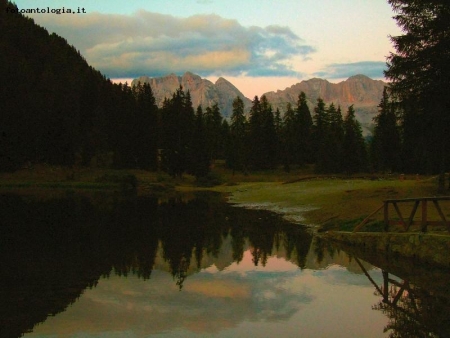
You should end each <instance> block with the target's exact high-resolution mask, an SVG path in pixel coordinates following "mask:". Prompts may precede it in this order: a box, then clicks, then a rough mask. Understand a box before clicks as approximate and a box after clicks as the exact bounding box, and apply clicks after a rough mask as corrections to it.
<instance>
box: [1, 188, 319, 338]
mask: <svg viewBox="0 0 450 338" xmlns="http://www.w3.org/2000/svg"><path fill="white" fill-rule="evenodd" d="M0 210H1V211H2V223H1V232H2V237H1V239H0V254H1V255H2V257H3V262H2V265H1V267H0V273H1V275H2V288H1V289H0V293H1V301H2V306H1V310H0V336H2V337H3V336H4V337H19V336H21V335H22V334H23V333H24V332H29V331H30V330H31V329H32V328H33V327H34V325H36V324H37V323H39V322H42V321H44V320H45V319H46V317H47V316H48V315H55V314H57V313H59V312H62V311H64V310H65V309H66V307H67V306H68V305H70V304H71V303H73V302H75V301H76V300H77V298H78V297H79V296H80V295H81V294H82V293H83V290H85V289H86V288H90V287H94V286H95V285H96V284H97V282H98V280H99V279H100V278H101V277H102V276H108V275H109V274H110V273H111V271H114V273H116V274H118V275H128V274H130V273H133V274H136V275H138V276H140V277H142V278H144V279H146V278H150V277H151V274H152V271H153V270H154V269H161V270H165V271H168V272H170V273H171V274H172V276H173V277H174V280H175V282H176V283H177V284H178V285H179V287H180V289H181V288H182V286H183V281H184V279H185V278H186V277H187V276H188V275H189V274H191V273H194V272H196V271H198V270H199V269H201V268H205V267H209V266H212V265H213V264H214V265H215V266H216V267H218V268H219V269H222V268H225V267H227V266H229V265H230V264H232V263H233V262H235V261H240V260H241V259H242V257H243V255H244V252H245V251H246V250H250V251H251V252H252V255H253V262H254V264H256V265H257V264H261V265H264V264H265V262H266V261H267V258H268V257H269V256H270V255H273V254H274V253H275V252H274V250H275V248H276V247H283V248H284V250H285V254H286V257H289V259H291V260H292V261H295V262H296V263H297V264H298V265H299V266H303V265H304V261H305V257H306V254H307V253H308V250H309V246H310V243H311V239H312V237H311V235H310V234H309V233H308V232H307V231H306V230H305V228H303V227H300V226H298V225H292V224H289V223H287V222H286V221H284V220H283V219H282V218H280V217H279V216H277V215H274V214H271V213H268V212H264V211H252V210H245V209H241V208H232V207H230V206H229V205H228V204H226V203H225V202H224V200H223V198H222V196H221V195H219V194H210V193H209V194H198V195H196V198H191V199H188V200H187V201H186V200H184V201H183V200H182V199H181V198H172V199H169V200H166V201H163V202H162V201H158V200H157V199H156V198H153V197H127V198H118V197H117V196H97V197H92V198H87V197H82V196H77V195H74V194H68V195H67V196H64V197H62V198H58V199H48V200H45V201H44V200H35V199H33V198H28V197H27V198H22V197H19V196H15V195H3V196H0ZM280 241H281V242H280Z"/></svg>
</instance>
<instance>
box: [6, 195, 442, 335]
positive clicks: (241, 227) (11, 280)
mask: <svg viewBox="0 0 450 338" xmlns="http://www.w3.org/2000/svg"><path fill="white" fill-rule="evenodd" d="M0 210H1V212H2V214H1V216H2V222H1V231H2V237H1V239H0V245H1V246H0V253H1V257H2V265H1V268H0V272H1V276H2V284H0V296H1V298H0V299H1V303H0V336H1V337H21V336H24V337H30V338H36V337H275V336H283V337H389V336H391V337H448V336H450V330H449V326H450V325H449V320H448V319H447V317H448V316H449V314H450V301H449V299H450V295H449V287H448V282H447V281H448V278H449V276H450V274H449V273H448V271H441V270H432V269H429V268H426V267H417V265H414V264H412V263H411V262H407V261H392V260H391V261H386V260H385V259H383V257H381V258H380V257H371V256H368V257H365V256H364V253H357V252H351V256H349V254H347V253H346V252H345V251H344V250H341V249H336V248H333V247H331V246H330V245H328V244H326V243H324V242H322V241H320V240H318V239H315V238H313V236H312V235H311V234H310V233H309V232H308V230H307V229H306V228H304V227H302V226H300V225H294V224H290V223H288V222H286V221H284V220H283V219H282V218H280V217H279V216H277V215H275V214H272V213H269V212H264V211H257V210H246V209H242V208H237V207H232V206H230V205H228V204H226V203H225V201H224V198H223V196H221V195H218V194H212V193H202V194H196V195H191V196H186V195H184V196H178V197H174V198H167V199H165V200H161V199H157V198H153V197H136V196H128V197H122V196H111V195H98V196H94V197H92V196H90V197H89V198H88V197H83V196H79V195H75V194H66V195H64V196H59V197H58V198H46V199H42V198H40V199H37V198H31V197H19V196H15V195H3V196H0ZM368 262H371V263H372V264H374V265H372V264H370V263H368ZM376 266H379V267H380V268H379V267H376Z"/></svg>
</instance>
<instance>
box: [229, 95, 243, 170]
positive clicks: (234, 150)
mask: <svg viewBox="0 0 450 338" xmlns="http://www.w3.org/2000/svg"><path fill="white" fill-rule="evenodd" d="M246 132H247V120H246V118H245V115H244V101H242V99H241V98H240V97H239V96H237V97H236V98H235V99H234V100H233V113H232V115H231V125H230V147H229V148H228V151H227V165H228V167H230V168H231V169H233V173H234V172H235V170H244V171H245V167H246V164H247V161H246V157H247V143H246V140H247V135H246Z"/></svg>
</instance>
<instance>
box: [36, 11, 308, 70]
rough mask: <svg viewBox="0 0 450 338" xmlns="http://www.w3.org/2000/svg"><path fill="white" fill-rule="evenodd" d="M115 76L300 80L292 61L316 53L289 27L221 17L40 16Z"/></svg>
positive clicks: (141, 13) (143, 13) (147, 14)
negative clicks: (191, 74)
mask: <svg viewBox="0 0 450 338" xmlns="http://www.w3.org/2000/svg"><path fill="white" fill-rule="evenodd" d="M33 18H34V19H35V20H36V22H37V23H38V24H40V25H43V26H44V27H46V28H47V29H48V30H50V31H52V32H56V33H57V34H59V35H61V36H63V37H64V38H66V39H67V40H68V42H69V43H70V44H72V45H74V46H75V47H76V48H77V49H79V50H80V51H81V53H82V54H83V55H84V56H85V58H86V60H87V61H88V62H89V63H90V64H91V65H93V66H94V67H95V68H97V69H99V70H100V71H102V72H103V73H104V74H105V75H106V76H108V77H111V78H117V77H137V76H141V75H148V76H161V75H166V74H168V73H177V74H179V73H184V72H185V71H192V72H194V73H197V74H199V75H202V76H209V75H230V76H239V75H248V76H254V77H259V76H296V75H299V73H298V72H296V71H295V70H294V68H293V67H292V65H291V64H290V61H291V60H292V59H293V57H298V56H300V57H303V58H304V59H307V58H308V57H309V56H310V55H311V54H312V53H314V52H315V48H314V47H313V46H309V45H305V44H304V43H303V41H302V39H301V38H300V37H299V36H297V35H296V34H295V33H294V32H292V30H291V29H290V28H289V27H282V26H276V25H272V26H268V27H265V28H262V27H257V26H252V27H244V26H242V25H241V24H239V22H237V21H236V20H230V19H224V18H222V17H220V16H218V15H214V14H210V15H194V16H191V17H188V18H178V17H174V16H171V15H163V14H158V13H152V12H148V11H145V10H139V11H137V12H136V13H134V14H133V15H130V16H129V15H117V14H101V13H90V14H86V15H75V16H65V17H64V18H63V16H55V15H38V14H36V15H34V16H33Z"/></svg>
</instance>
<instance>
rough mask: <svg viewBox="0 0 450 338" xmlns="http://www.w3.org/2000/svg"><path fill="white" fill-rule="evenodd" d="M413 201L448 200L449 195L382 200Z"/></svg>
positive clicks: (449, 198)
mask: <svg viewBox="0 0 450 338" xmlns="http://www.w3.org/2000/svg"><path fill="white" fill-rule="evenodd" d="M415 201H450V196H440V197H436V196H434V197H418V198H401V199H388V200H384V202H388V203H392V202H415Z"/></svg>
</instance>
